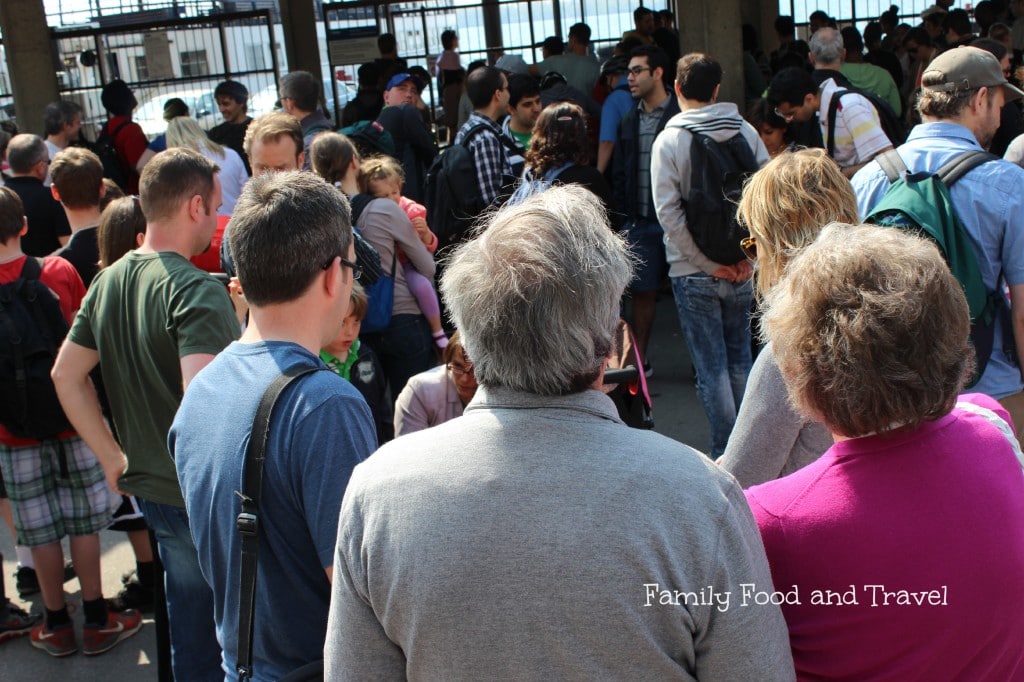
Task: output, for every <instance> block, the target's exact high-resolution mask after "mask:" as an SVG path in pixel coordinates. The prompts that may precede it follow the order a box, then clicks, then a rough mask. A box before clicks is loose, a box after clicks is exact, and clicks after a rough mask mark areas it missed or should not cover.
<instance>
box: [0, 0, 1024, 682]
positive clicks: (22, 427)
mask: <svg viewBox="0 0 1024 682" xmlns="http://www.w3.org/2000/svg"><path fill="white" fill-rule="evenodd" d="M952 4H953V3H952V1H951V0H950V1H946V2H940V3H939V4H938V5H936V6H935V7H934V8H930V9H929V10H927V11H926V12H925V13H924V14H923V15H922V17H921V24H920V25H919V26H913V27H911V26H909V25H904V24H899V23H898V21H897V19H898V17H897V12H895V11H892V10H890V11H888V12H886V13H885V14H884V15H883V16H882V17H880V20H879V22H877V24H876V23H875V22H872V24H870V25H869V27H868V29H867V30H866V31H865V34H864V38H863V39H862V38H861V36H860V34H859V33H858V32H857V31H856V29H854V28H852V27H844V28H842V29H841V30H840V27H839V26H838V25H837V23H836V22H835V21H834V20H832V19H831V18H829V17H828V15H827V14H825V13H823V12H815V13H813V14H812V15H811V17H810V18H811V25H810V26H809V28H808V30H809V34H808V39H807V40H806V41H803V40H796V37H795V30H794V26H793V21H792V18H790V17H780V18H779V20H778V21H777V22H776V31H777V33H778V38H779V43H780V47H779V49H778V50H776V51H775V52H773V53H772V54H771V55H765V54H763V53H762V52H761V51H760V50H759V49H758V47H757V41H756V36H753V35H751V32H750V31H749V30H745V31H744V34H743V37H744V57H745V61H744V65H743V77H744V80H745V82H746V85H747V88H746V91H747V93H748V94H749V95H750V97H749V98H748V99H749V101H746V102H744V103H743V104H742V107H741V106H740V105H737V104H736V103H733V102H727V101H723V100H721V98H720V94H721V87H722V81H723V78H724V76H725V69H727V68H731V67H730V66H728V65H723V64H722V63H720V62H719V61H718V60H716V59H715V58H714V57H713V56H712V55H708V54H704V53H699V52H689V53H686V52H685V51H681V50H680V49H679V47H680V46H679V36H678V33H677V32H675V29H674V25H673V17H672V16H671V14H663V13H658V14H657V15H656V13H654V12H652V11H651V10H649V9H646V8H642V7H641V8H639V9H637V10H636V12H635V13H634V20H635V22H636V27H635V29H634V30H632V31H629V32H627V33H626V34H625V35H623V37H622V40H621V42H619V43H618V44H617V45H616V47H615V53H614V54H613V55H612V56H611V57H610V58H609V59H608V60H607V61H605V62H604V63H599V62H598V61H597V59H596V58H595V57H594V56H593V54H592V50H591V46H590V38H591V34H590V29H589V27H587V26H586V25H585V24H576V25H574V26H572V27H571V28H570V29H569V32H568V43H567V44H563V43H562V41H561V39H560V38H559V37H557V36H556V37H552V38H548V39H547V40H545V41H544V44H543V54H544V59H543V60H542V61H541V62H539V63H537V64H534V65H529V64H527V63H526V61H525V60H523V59H522V58H521V57H518V56H517V55H508V54H506V55H503V56H501V57H500V58H499V59H497V60H496V63H495V64H494V65H490V64H486V63H481V64H473V65H470V66H469V67H468V68H466V69H463V67H462V64H461V59H460V56H459V38H458V35H457V33H456V32H455V31H452V30H448V31H445V32H444V34H442V36H441V42H442V45H443V48H444V51H443V52H442V54H441V55H440V56H439V57H438V59H437V61H436V68H435V72H434V74H433V75H431V74H428V73H426V72H425V71H423V70H416V69H415V68H413V69H410V68H408V66H407V64H406V63H405V61H404V60H402V59H401V58H400V57H398V54H397V49H396V45H395V41H394V37H393V36H389V35H387V34H385V35H383V36H381V40H380V41H379V42H378V45H379V48H380V51H381V57H380V58H379V59H376V60H375V61H373V62H369V63H367V64H364V65H363V66H362V67H360V69H359V76H360V90H359V95H358V96H357V97H356V98H355V99H353V101H352V102H350V103H349V105H348V106H347V107H346V111H345V112H344V115H343V117H342V120H341V121H339V122H338V123H339V125H338V126H335V124H334V123H332V121H331V120H330V119H329V118H328V116H327V115H326V114H325V112H324V111H323V110H322V108H321V100H322V95H323V93H322V92H321V91H320V88H321V81H320V79H319V78H318V77H317V76H314V75H313V74H310V73H307V72H304V71H293V72H291V73H289V74H288V75H286V76H285V77H284V78H282V80H281V82H280V84H279V95H280V110H279V111H275V112H272V113H268V114H264V115H262V116H259V117H258V118H255V119H253V118H251V117H249V116H248V114H247V102H248V92H247V90H246V89H245V87H244V86H243V85H241V84H240V83H238V82H235V81H231V80H229V81H225V82H223V83H221V84H220V85H219V86H218V87H217V89H216V91H215V97H216V100H217V102H218V106H219V108H220V110H221V112H222V114H223V117H224V122H223V123H222V124H220V125H218V126H217V127H215V128H213V129H212V130H210V131H209V132H208V133H207V132H204V131H202V130H201V129H200V127H199V126H198V124H197V123H196V121H195V120H194V119H193V118H191V117H190V115H189V111H188V108H187V106H185V104H184V102H182V101H181V100H176V99H171V100H168V102H167V104H166V106H165V109H164V111H165V118H166V119H167V123H168V125H167V132H166V135H162V136H160V138H158V139H156V140H148V139H147V138H146V136H145V134H144V133H143V132H142V129H141V127H139V125H138V124H137V123H135V122H133V121H132V111H133V109H134V108H135V106H136V104H137V103H136V100H135V97H134V94H133V93H132V91H131V89H130V88H129V86H128V85H127V84H125V83H124V82H122V81H119V80H115V81H112V82H111V83H109V84H107V85H106V86H105V87H104V90H103V96H102V101H103V105H104V107H105V108H106V110H107V113H108V120H107V121H106V123H105V124H104V125H103V126H102V130H101V132H100V138H99V140H98V141H97V143H96V144H94V145H91V148H90V145H86V144H83V143H81V142H80V139H81V117H82V110H81V108H80V107H78V106H77V105H75V104H74V103H72V102H66V101H60V102H55V103H54V104H52V105H51V106H50V107H48V108H47V111H46V120H45V128H46V137H45V139H44V138H42V137H39V136H36V135H31V134H16V135H14V136H13V137H10V138H9V139H4V140H3V142H4V143H5V146H4V150H3V154H4V157H5V161H6V164H7V167H8V168H9V175H7V174H5V176H4V186H2V187H0V287H2V290H0V318H2V323H0V356H3V359H4V361H5V362H4V363H0V371H2V372H7V375H5V377H4V380H5V382H7V383H9V384H10V389H8V388H5V390H4V398H3V400H2V401H0V474H2V477H0V483H2V484H3V485H2V486H0V493H2V495H0V498H2V499H0V509H2V510H3V512H4V517H5V520H6V522H7V525H8V526H9V527H10V530H11V532H12V534H14V536H15V538H16V541H17V545H18V547H17V553H18V560H19V568H18V574H17V587H18V591H19V594H20V596H21V597H22V598H25V597H27V596H30V595H31V594H33V590H35V591H36V592H39V593H41V597H42V609H41V611H39V612H37V613H29V612H27V611H25V610H24V609H22V608H21V607H19V606H18V605H16V604H15V603H13V602H11V601H10V600H9V599H8V598H7V596H6V594H5V593H4V591H3V582H2V581H0V642H3V641H5V640H7V639H13V638H15V637H18V636H22V635H27V636H28V639H29V641H30V643H31V645H32V646H34V647H36V648H38V649H41V650H42V651H44V652H46V653H48V654H50V655H52V656H58V657H60V656H68V655H71V654H74V653H76V652H78V651H79V650H81V651H82V652H83V653H84V654H86V655H98V654H102V653H104V652H106V651H109V650H110V649H112V648H113V647H115V646H117V645H118V644H119V643H120V642H122V641H124V640H125V639H127V638H128V637H131V636H132V635H134V634H135V633H137V632H138V631H139V629H140V628H141V627H142V625H143V620H142V613H144V612H145V613H150V612H152V613H154V614H155V619H156V621H157V624H158V628H157V630H158V652H159V675H160V678H161V680H163V679H174V678H176V679H179V680H206V679H209V680H215V679H217V680H220V679H259V680H272V679H281V678H284V677H286V676H295V677H291V678H290V679H331V680H334V679H360V680H361V679H378V678H398V679H400V678H402V677H409V678H418V679H438V678H444V679H449V678H452V679H470V678H480V677H494V678H528V679H539V678H542V677H550V676H556V677H576V678H612V679H618V678H633V677H636V676H638V675H639V676H643V677H658V678H666V679H701V678H704V679H765V680H789V679H793V678H794V677H796V678H799V679H822V678H826V679H893V680H896V679H1000V680H1011V679H1024V648H1022V647H1021V645H1020V636H1021V633H1022V632H1024V616H1022V615H1021V614H1022V611H1021V609H1020V608H1019V607H1020V605H1021V604H1024V583H1022V582H1021V580H1020V575H1021V574H1022V571H1024V494H1022V493H1024V454H1022V452H1021V448H1020V446H1019V444H1018V441H1017V437H1016V435H1015V434H1016V430H1015V429H1016V426H1017V425H1019V424H1021V423H1024V374H1022V367H1024V261H1022V262H1021V263H1018V262H1017V259H1016V256H1017V254H1021V253H1024V222H1022V221H1024V193H1021V191H1020V188H1021V187H1022V186H1024V168H1021V166H1020V165H1018V164H1017V159H1016V158H1015V157H1014V154H1015V150H1020V149H1024V137H1019V136H1018V135H1019V133H1024V117H1022V115H1021V109H1020V104H1021V102H1022V101H1024V91H1022V90H1021V89H1019V87H1018V84H1017V81H1016V79H1015V68H1016V66H1017V65H1018V62H1019V60H1020V56H1021V54H1020V49H1021V48H1024V44H1021V45H1015V44H1014V43H1013V40H1015V39H1016V37H1018V36H1017V34H1018V33H1020V34H1021V35H1022V36H1024V29H1022V30H1020V31H1018V30H1016V27H1017V26H1018V22H1012V23H1013V27H1014V28H1012V29H1009V30H1007V31H1002V29H1000V26H1003V27H1004V28H1007V27H1008V26H1009V25H1003V24H1000V23H999V21H1000V20H1006V17H1005V16H1004V15H1005V14H1006V12H1009V11H1012V12H1013V13H1014V14H1018V13H1019V14H1020V19H1019V22H1024V2H1014V3H1012V7H1010V6H1008V3H1006V2H997V1H991V2H989V1H986V2H982V3H979V5H977V6H976V7H975V8H974V17H973V18H974V21H976V22H977V24H978V32H979V34H980V35H975V26H974V24H973V23H972V21H971V17H970V16H969V15H967V13H966V12H964V11H963V10H959V9H952V8H951V5H952ZM965 18H966V24H965V23H964V21H965ZM1020 26H1024V23H1020ZM998 36H1004V37H1005V39H1006V40H1007V41H1009V42H1005V43H1004V42H1001V40H1002V39H1001V38H999V37H998ZM865 46H866V47H867V52H866V53H864V48H865ZM684 47H685V46H684ZM680 52H683V53H682V54H680ZM737 68H738V67H737ZM431 77H436V78H438V79H439V90H440V92H442V95H443V98H444V102H445V118H444V120H443V121H439V122H438V124H440V125H443V126H448V127H449V129H450V133H449V136H448V137H449V138H450V144H447V145H441V146H440V148H439V147H438V145H437V138H436V136H434V135H433V134H432V132H431V128H430V125H431V124H430V122H429V119H427V118H425V117H424V112H425V106H424V104H423V101H422V99H421V95H422V91H423V88H424V87H426V84H427V80H428V79H430V78H431ZM460 101H461V102H463V103H465V104H466V107H467V108H466V110H465V111H464V110H463V109H464V107H463V106H462V105H461V104H460ZM378 105H379V106H378ZM744 112H745V115H744ZM336 128H339V129H337V130H336ZM1003 143H1005V146H1001V145H1003ZM1004 155H1005V158H1001V157H1003V156H1004ZM949 169H952V170H949ZM954 172H955V177H953V176H952V175H950V174H951V173H954ZM929 178H931V179H936V178H941V180H936V181H937V182H938V184H939V185H941V190H939V189H936V190H935V191H936V192H938V194H937V195H936V196H939V197H942V198H943V200H944V202H945V203H944V206H945V207H946V209H947V210H948V214H947V215H948V221H946V222H947V223H948V224H945V225H942V226H939V227H941V228H943V229H944V231H943V229H940V230H938V231H937V232H938V233H939V234H938V236H934V235H935V233H936V230H932V229H930V228H932V227H935V226H932V225H924V224H907V223H892V224H888V223H887V224H886V226H884V227H879V226H876V225H873V224H869V223H871V222H872V220H876V221H880V220H881V218H879V215H878V210H879V207H880V206H884V205H885V204H886V202H887V201H889V202H890V203H891V201H892V197H893V196H895V195H896V193H901V192H903V193H905V192H909V191H911V190H913V191H917V190H916V189H915V188H919V186H920V183H924V182H925V181H926V180H927V179H929ZM933 187H934V186H933ZM908 188H910V189H908ZM899 196H905V194H900V195H899ZM933 203H934V202H933ZM886 215H888V214H886ZM928 215H930V214H928ZM918 218H919V221H920V220H925V221H927V220H926V219H925V218H920V216H919V215H918ZM901 227H902V228H903V229H901ZM928 234H933V236H932V237H931V238H929V237H928V236H927V235H928ZM943 235H945V239H948V240H950V242H952V241H953V240H954V239H957V240H959V243H962V244H963V245H964V251H962V252H960V253H959V255H957V256H956V257H955V258H954V257H953V256H952V255H951V251H950V248H951V247H950V246H949V243H947V242H944V241H943V239H944V237H943ZM962 259H969V260H970V261H971V262H972V263H974V266H973V267H974V270H972V272H974V274H975V275H976V279H977V281H978V283H979V284H978V285H979V286H981V287H982V288H983V291H982V295H983V298H984V302H985V308H984V310H985V312H984V314H983V315H981V314H976V312H975V311H974V309H973V308H972V307H971V306H972V304H973V303H972V301H971V298H970V297H971V292H970V287H969V286H968V284H967V283H966V282H965V281H964V279H963V277H964V276H965V275H963V273H964V272H965V270H966V269H967V268H966V267H965V266H962V265H961V264H960V262H959V260H962ZM955 260H956V261H957V262H956V263H954V261H955ZM211 273H213V274H211ZM1018 273H1019V274H1018ZM965 291H966V292H967V293H966V295H965ZM668 292H670V295H671V296H672V298H673V300H674V302H675V305H676V309H677V313H678V318H679V322H680V326H681V328H682V331H683V337H684V339H685V343H686V345H687V347H688V349H689V357H690V358H691V360H692V362H693V370H694V374H695V379H696V382H695V383H696V392H697V395H698V397H699V400H700V404H701V405H702V407H703V409H704V412H705V414H706V416H707V419H708V422H709V424H710V442H709V443H707V444H696V445H698V446H700V448H701V450H698V449H695V448H694V447H691V446H689V445H684V444H681V443H678V442H675V441H673V440H670V439H668V438H666V437H664V436H661V435H659V434H656V433H654V432H652V431H649V430H645V429H640V428H631V427H632V426H637V424H632V423H630V422H629V420H628V416H627V415H626V414H625V413H624V411H623V410H622V409H621V408H619V407H618V406H617V403H615V402H613V400H612V399H610V398H609V395H608V393H609V390H610V387H609V386H608V385H607V384H606V383H605V378H606V372H607V371H609V370H611V369H613V368H617V367H619V366H621V365H622V364H623V359H622V358H623V356H624V355H628V356H629V357H630V358H633V359H632V360H627V361H626V362H630V363H632V364H633V365H635V371H634V374H635V376H636V377H637V379H636V381H635V382H634V383H633V384H632V389H631V390H632V391H633V393H634V395H635V394H636V393H637V392H643V391H644V390H645V386H646V384H645V380H644V378H645V376H649V375H650V374H651V373H652V372H653V368H652V365H651V362H650V358H649V351H650V348H651V333H652V329H653V323H654V316H655V310H656V307H657V299H658V296H659V295H663V294H666V293H668ZM623 318H625V319H626V320H628V322H629V325H626V324H625V322H623ZM623 338H625V339H626V341H627V343H628V344H629V345H630V347H631V348H633V347H635V351H634V350H631V351H630V352H629V353H626V352H624V349H623V343H622V339H623ZM29 344H35V345H34V346H31V347H30V346H29ZM30 351H31V352H30ZM8 376H9V377H10V380H9V382H8ZM5 386H6V383H5ZM968 387H970V388H969V391H970V392H967V391H968ZM666 418H668V419H671V418H672V416H671V415H667V416H666ZM112 524H113V525H112ZM111 527H112V528H115V529H116V530H118V531H123V532H126V533H127V538H128V540H129V541H130V542H131V545H132V548H133V550H134V552H135V557H136V564H137V566H136V571H135V572H134V574H133V575H129V576H125V580H124V588H123V590H122V591H121V592H120V594H118V595H113V596H110V597H109V598H106V597H105V595H104V592H103V586H102V584H101V579H100V551H99V536H98V533H99V532H100V531H103V530H105V529H107V528H111ZM65 537H67V538H69V545H70V551H71V561H70V562H67V563H66V562H65V559H64V555H63V549H62V545H61V542H62V540H63V538H65ZM257 550H258V551H257ZM75 576H77V578H78V580H79V582H80V585H81V603H82V606H81V611H82V621H83V623H84V625H83V626H82V627H81V629H80V630H79V629H76V627H75V626H74V624H73V615H74V609H73V608H69V606H68V604H67V603H66V596H65V594H64V588H63V582H64V581H66V580H68V579H70V578H72V577H75ZM23 586H24V589H22V588H23ZM79 632H80V633H81V635H80V636H79V634H78V633H79Z"/></svg>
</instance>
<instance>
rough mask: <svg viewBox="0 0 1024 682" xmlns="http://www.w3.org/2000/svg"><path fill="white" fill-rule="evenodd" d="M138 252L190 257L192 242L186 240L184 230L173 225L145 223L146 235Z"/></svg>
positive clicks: (191, 254)
mask: <svg viewBox="0 0 1024 682" xmlns="http://www.w3.org/2000/svg"><path fill="white" fill-rule="evenodd" d="M137 251H138V252H139V253H167V252H170V253H176V254H178V255H179V256H181V257H182V258H186V259H187V258H191V257H192V256H193V255H194V254H193V253H192V244H191V243H190V242H189V241H188V238H187V236H186V231H185V230H181V229H176V226H175V225H170V224H166V225H159V226H158V225H154V224H152V223H150V224H148V225H146V236H145V238H144V239H143V240H142V246H140V247H139V248H138V249H137Z"/></svg>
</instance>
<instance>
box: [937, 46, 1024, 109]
mask: <svg viewBox="0 0 1024 682" xmlns="http://www.w3.org/2000/svg"><path fill="white" fill-rule="evenodd" d="M997 85H1001V86H1003V91H1004V92H1005V93H1006V101H1007V102H1012V101H1013V100H1015V99H1020V98H1021V97H1024V91H1021V90H1019V89H1018V88H1017V87H1016V86H1014V85H1011V84H1010V83H1009V81H1007V80H1006V76H1004V75H1003V67H1001V66H1000V65H999V60H997V59H996V58H995V56H993V54H992V53H991V52H987V51H986V50H981V49H979V48H977V47H970V46H962V47H957V48H953V49H952V50H946V51H945V52H943V53H942V54H940V55H939V56H938V57H936V58H935V59H933V60H932V63H931V64H929V65H928V68H927V69H926V70H925V72H924V73H923V74H921V88H922V89H924V90H932V91H935V92H955V91H964V90H973V89H976V88H983V87H984V88H994V87H995V86H997Z"/></svg>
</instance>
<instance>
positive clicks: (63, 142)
mask: <svg viewBox="0 0 1024 682" xmlns="http://www.w3.org/2000/svg"><path fill="white" fill-rule="evenodd" d="M46 141H47V142H49V143H50V144H52V145H53V146H54V147H57V148H58V149H65V148H66V147H67V146H68V143H69V142H70V140H68V139H66V138H65V137H64V136H63V135H47V136H46Z"/></svg>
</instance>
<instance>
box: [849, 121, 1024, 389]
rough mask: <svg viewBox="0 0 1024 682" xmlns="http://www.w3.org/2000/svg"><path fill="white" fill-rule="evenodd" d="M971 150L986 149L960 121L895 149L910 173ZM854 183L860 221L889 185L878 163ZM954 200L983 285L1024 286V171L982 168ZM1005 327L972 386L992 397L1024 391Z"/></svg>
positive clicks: (929, 127) (927, 130) (919, 131)
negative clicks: (1005, 343) (1005, 342)
mask: <svg viewBox="0 0 1024 682" xmlns="http://www.w3.org/2000/svg"><path fill="white" fill-rule="evenodd" d="M967 150H978V151H983V150H982V149H981V146H980V145H979V144H978V140H977V139H976V138H975V137H974V134H973V133H972V132H971V131H970V130H968V129H967V128H965V127H964V126H962V125H959V124H957V123H950V122H937V123H923V124H921V125H918V126H916V127H915V128H914V129H913V130H912V131H911V133H910V136H909V137H908V138H907V142H906V144H904V145H901V146H900V147H899V149H898V150H897V151H898V152H899V154H900V157H901V158H902V159H903V163H904V164H905V165H906V166H907V168H908V169H910V170H911V171H913V172H921V171H928V172H931V173H934V172H936V171H938V170H939V168H941V167H942V166H943V165H945V164H946V163H948V162H949V161H951V160H952V159H953V158H954V157H955V156H957V155H958V154H961V153H963V152H964V151H967ZM851 182H852V183H853V191H854V192H855V193H856V195H857V209H858V211H859V213H860V215H861V218H863V217H864V216H865V215H867V214H868V213H870V212H871V209H872V208H873V207H874V206H875V205H877V204H878V202H879V201H880V200H881V199H882V196H883V195H884V194H885V192H886V190H887V189H889V181H888V180H887V179H886V177H885V173H884V172H883V171H882V169H881V167H879V165H878V163H877V162H875V161H872V162H871V163H869V164H868V165H867V166H865V167H864V168H862V169H861V170H860V171H859V172H858V173H857V174H856V175H854V176H853V180H852V181H851ZM950 198H951V199H952V200H953V205H954V206H955V207H956V211H957V215H959V216H960V220H961V221H963V224H964V229H965V230H966V231H967V234H968V236H969V237H970V239H971V245H972V246H973V247H974V253H975V256H976V257H977V258H978V267H979V268H980V269H981V276H982V279H984V281H985V286H986V287H987V288H988V289H989V290H997V288H998V287H999V286H1001V285H1000V284H999V279H1000V275H1002V278H1003V279H1005V281H1006V283H1007V284H1009V285H1010V286H1013V285H1016V284H1024V168H1021V167H1019V166H1017V165H1015V164H1012V163H1008V162H1005V161H990V162H989V163H985V164H982V165H981V166H978V167H977V168H975V169H974V170H972V171H971V172H970V173H968V174H967V175H965V176H964V177H963V178H961V179H960V181H959V182H957V183H956V184H955V185H953V187H952V189H951V190H950ZM1004 254H1005V255H1006V256H1007V257H1006V258H1005V259H1004V258H1003V255H1004ZM1001 327H1002V326H1001V325H996V332H995V345H994V347H993V350H992V356H991V358H990V359H989V363H988V366H987V367H986V368H985V373H984V374H983V375H982V377H981V380H980V381H979V382H978V384H977V385H976V386H974V387H973V390H976V391H978V392H979V393H986V394H988V395H990V396H992V397H994V398H1004V397H1006V396H1008V395H1013V394H1014V393H1019V392H1020V391H1022V390H1024V381H1022V380H1021V376H1020V369H1019V368H1018V367H1017V366H1016V365H1014V364H1013V363H1012V362H1011V361H1009V360H1008V359H1007V356H1008V355H1009V356H1011V357H1015V356H1014V355H1013V350H1012V349H1004V350H1002V351H1001V350H1000V349H1003V334H1002V328H1001ZM1020 341H1021V342H1024V339H1021V340H1020Z"/></svg>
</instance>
